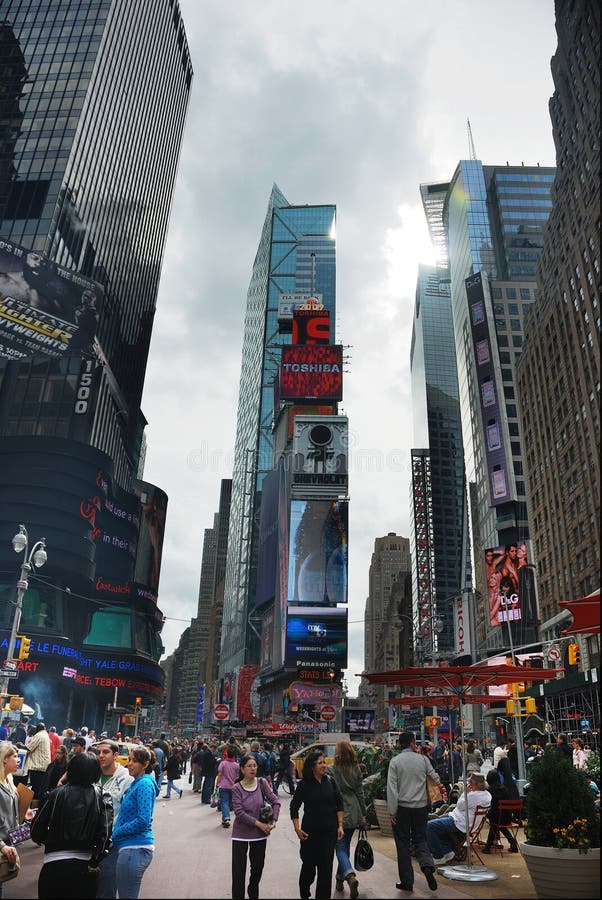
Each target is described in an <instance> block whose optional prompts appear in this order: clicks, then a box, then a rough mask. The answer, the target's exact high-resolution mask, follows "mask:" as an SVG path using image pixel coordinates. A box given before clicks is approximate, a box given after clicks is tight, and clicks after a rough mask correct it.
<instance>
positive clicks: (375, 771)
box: [363, 747, 399, 837]
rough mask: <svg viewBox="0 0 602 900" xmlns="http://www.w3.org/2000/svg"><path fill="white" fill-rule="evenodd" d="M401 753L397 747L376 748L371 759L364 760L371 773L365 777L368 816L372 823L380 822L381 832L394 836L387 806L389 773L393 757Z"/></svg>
mask: <svg viewBox="0 0 602 900" xmlns="http://www.w3.org/2000/svg"><path fill="white" fill-rule="evenodd" d="M397 753H399V750H397V749H391V748H390V747H386V748H384V749H382V750H376V751H375V752H374V754H373V755H372V757H371V758H370V759H369V760H363V761H364V763H365V765H366V768H367V769H369V770H370V772H371V774H370V775H369V776H368V777H367V778H365V779H364V797H365V799H366V818H367V819H368V822H370V823H371V824H378V825H379V827H380V830H381V832H382V833H383V834H384V835H388V836H389V837H392V836H393V827H392V825H391V816H390V813H389V810H388V808H387V774H388V772H389V763H390V761H391V759H392V758H393V757H394V756H395V755H396V754H397Z"/></svg>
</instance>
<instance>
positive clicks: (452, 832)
mask: <svg viewBox="0 0 602 900" xmlns="http://www.w3.org/2000/svg"><path fill="white" fill-rule="evenodd" d="M460 837H461V832H459V831H458V829H457V828H456V826H455V823H454V820H453V819H452V817H451V816H439V818H438V819H431V820H430V821H429V823H428V825H427V826H426V838H427V841H428V845H429V850H430V851H431V853H432V854H433V856H434V858H435V859H441V857H442V856H445V854H446V853H450V852H451V851H452V850H453V851H454V852H455V849H456V841H457V839H458V838H460Z"/></svg>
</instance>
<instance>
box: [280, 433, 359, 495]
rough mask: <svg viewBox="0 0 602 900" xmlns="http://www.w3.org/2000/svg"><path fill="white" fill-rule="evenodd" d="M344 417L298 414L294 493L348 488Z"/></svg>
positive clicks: (295, 442)
mask: <svg viewBox="0 0 602 900" xmlns="http://www.w3.org/2000/svg"><path fill="white" fill-rule="evenodd" d="M348 446H349V433H348V421H347V418H346V417H345V416H322V417H320V418H318V419H317V418H316V417H315V416H297V417H296V418H295V427H294V432H293V493H295V492H297V493H302V492H303V491H304V490H307V489H308V488H310V489H311V492H312V494H313V493H321V494H326V495H330V496H332V495H333V494H334V495H335V496H336V495H338V494H341V493H342V494H346V493H347V488H348V476H347V464H348V462H347V449H348Z"/></svg>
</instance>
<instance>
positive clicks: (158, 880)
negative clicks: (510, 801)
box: [3, 777, 535, 900]
mask: <svg viewBox="0 0 602 900" xmlns="http://www.w3.org/2000/svg"><path fill="white" fill-rule="evenodd" d="M178 785H179V786H182V787H183V788H184V795H183V797H182V799H179V798H178V795H177V794H175V793H172V795H171V799H170V800H169V801H166V800H164V799H162V798H160V799H158V800H157V804H156V808H155V817H154V831H155V839H156V849H155V856H154V859H153V862H152V864H151V866H150V867H149V868H148V869H147V871H146V874H145V875H144V879H143V881H142V891H141V894H140V896H141V898H144V900H148V898H159V897H161V898H163V897H174V898H213V900H222V898H224V900H227V898H230V897H231V865H230V861H231V839H232V829H224V828H222V827H221V816H220V814H219V813H218V812H217V811H216V810H214V809H211V807H210V806H206V805H202V804H201V802H200V795H199V794H194V793H192V790H191V788H190V787H189V785H188V780H187V778H186V777H184V778H182V779H181V780H180V781H179V782H178ZM163 793H165V789H164V790H163ZM280 799H281V802H282V808H281V811H280V821H279V822H278V825H277V827H276V828H275V829H274V831H273V832H272V834H271V835H270V837H269V839H268V849H267V854H266V864H265V869H264V872H263V877H262V879H261V884H260V897H261V898H262V900H269V898H278V900H285V898H297V897H298V896H299V886H298V877H299V869H300V860H299V841H298V839H297V837H296V835H295V832H294V831H293V827H292V824H291V821H290V816H289V804H290V797H288V796H287V795H286V794H284V792H283V791H281V792H280ZM368 839H369V841H370V843H371V844H372V847H373V849H374V857H375V862H374V867H373V868H372V869H371V870H370V871H369V872H358V880H359V896H360V898H365V900H386V898H398V900H413V898H417V900H422V898H425V897H434V898H450V900H454V898H456V900H462V898H471V897H472V898H476V900H481V898H483V900H485V898H497V897H499V898H516V900H531V898H535V891H534V890H533V885H532V883H531V879H530V878H529V876H528V874H527V870H526V868H525V865H524V862H523V860H522V856H521V855H520V854H515V853H513V854H509V853H504V854H503V856H502V857H500V856H499V854H492V855H491V856H487V857H484V859H485V861H486V864H487V866H488V867H489V868H491V869H493V870H494V871H496V872H497V873H498V874H499V880H497V881H490V882H486V883H479V884H477V883H472V882H470V883H468V882H463V881H450V880H448V879H446V878H443V877H442V876H438V877H437V881H438V885H439V886H438V889H437V890H436V891H430V890H429V888H428V886H427V884H426V881H425V879H424V876H423V875H422V873H421V871H420V869H419V868H418V866H417V865H416V862H415V861H414V868H415V870H416V875H415V881H414V892H413V893H412V894H409V893H407V892H404V891H398V890H396V888H395V883H396V881H397V864H396V857H395V845H394V843H393V839H392V838H390V837H383V836H382V835H381V833H380V830H379V829H370V830H369V832H368ZM353 846H354V845H352V850H353ZM19 853H20V856H21V873H20V875H19V877H18V878H17V879H15V881H11V882H7V883H6V884H5V885H4V886H3V887H4V894H3V898H4V900H12V898H14V900H21V898H23V900H25V898H36V897H37V878H38V873H39V870H40V867H41V865H42V857H43V848H41V847H36V846H35V845H34V844H32V843H31V841H28V842H27V843H25V844H22V845H21V847H20V848H19ZM335 865H336V863H335ZM247 874H248V872H247ZM314 887H315V884H314ZM312 896H313V891H312ZM332 897H333V900H348V898H349V890H348V888H347V886H345V892H344V894H337V893H336V892H335V891H334V868H333V891H332Z"/></svg>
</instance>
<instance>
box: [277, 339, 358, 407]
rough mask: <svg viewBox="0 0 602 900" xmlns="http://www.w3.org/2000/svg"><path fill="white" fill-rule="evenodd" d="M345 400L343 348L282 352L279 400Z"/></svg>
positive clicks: (330, 346)
mask: <svg viewBox="0 0 602 900" xmlns="http://www.w3.org/2000/svg"><path fill="white" fill-rule="evenodd" d="M317 398H319V399H320V400H342V398H343V348H342V346H341V345H340V344H328V345H327V344H307V345H304V346H299V345H296V344H293V345H290V346H286V347H283V348H282V362H281V366H280V399H281V400H296V401H297V402H299V401H303V400H306V401H313V400H316V399H317Z"/></svg>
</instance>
